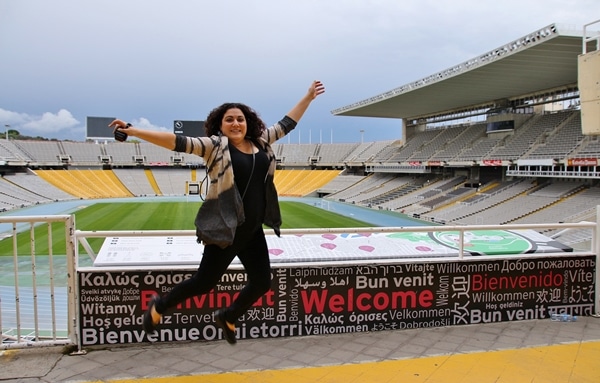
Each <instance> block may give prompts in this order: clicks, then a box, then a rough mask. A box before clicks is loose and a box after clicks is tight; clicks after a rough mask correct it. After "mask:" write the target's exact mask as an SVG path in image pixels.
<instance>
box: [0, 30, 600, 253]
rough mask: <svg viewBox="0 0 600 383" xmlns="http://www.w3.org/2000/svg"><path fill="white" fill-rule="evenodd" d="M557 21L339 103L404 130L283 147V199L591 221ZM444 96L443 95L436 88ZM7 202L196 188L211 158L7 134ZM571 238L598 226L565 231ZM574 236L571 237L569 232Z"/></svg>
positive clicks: (573, 80) (592, 143)
mask: <svg viewBox="0 0 600 383" xmlns="http://www.w3.org/2000/svg"><path fill="white" fill-rule="evenodd" d="M598 36H599V34H598V33H597V32H595V33H592V38H589V37H588V36H587V35H586V34H584V33H583V32H582V31H574V30H571V29H568V28H566V29H565V28H563V27H561V26H559V25H555V24H552V25H549V26H547V27H544V28H541V29H539V30H536V31H534V32H532V33H531V34H528V35H527V36H523V37H522V38H520V39H517V40H515V41H511V42H509V43H507V44H505V45H503V46H501V47H499V48H496V49H493V50H491V51H489V52H486V53H484V54H482V55H480V56H478V57H476V58H473V59H471V60H468V61H466V62H463V63H460V64H458V65H456V66H454V67H452V68H450V69H447V70H444V71H441V72H439V73H435V74H432V75H431V76H428V77H426V78H423V79H420V80H416V81H414V82H412V83H410V84H406V85H404V86H401V87H398V88H395V89H393V90H391V91H389V92H386V93H384V94H381V95H377V96H374V97H371V98H369V99H367V100H363V101H360V102H357V103H355V104H352V105H348V106H346V107H343V108H339V109H336V110H334V111H333V113H334V114H336V115H344V116H363V117H386V118H397V119H398V121H399V124H400V123H401V124H402V127H403V129H402V137H398V140H395V141H384V142H364V143H363V142H361V143H331V144H322V143H319V144H283V143H278V144H274V145H273V149H274V151H275V154H276V156H277V158H278V169H277V172H276V175H275V183H276V186H277V189H278V191H279V193H280V195H282V196H295V197H303V196H319V197H322V198H325V199H331V200H336V201H340V202H345V203H350V204H357V205H361V206H365V207H370V208H373V209H382V210H389V211H395V212H399V213H404V214H407V215H409V216H411V217H413V218H418V219H421V220H424V221H427V222H432V223H437V224H446V223H452V224H458V225H468V224H482V223H486V224H504V223H511V222H526V223H529V222H530V223H536V222H538V223H542V222H577V221H581V220H590V219H595V218H594V217H593V216H592V213H591V211H592V209H593V208H594V207H595V206H596V205H598V204H599V203H600V192H599V185H598V180H599V179H600V168H599V165H598V159H599V158H600V140H599V139H598V136H595V135H586V134H584V132H585V131H586V130H587V131H593V130H594V129H596V130H597V131H600V129H599V128H598V127H597V126H593V127H586V126H584V125H585V124H586V123H587V122H586V121H589V120H586V119H584V118H582V116H583V114H582V107H581V105H582V102H581V97H580V91H579V84H578V58H579V56H580V55H582V45H583V47H584V48H585V50H586V51H591V52H597V49H598V48H597V47H598ZM434 95H435V97H433V96H434ZM0 160H1V161H2V166H1V167H0V172H1V173H2V181H3V182H1V183H0V208H1V209H3V210H12V209H18V208H21V207H24V206H28V205H31V204H39V203H52V202H55V201H61V200H67V199H94V198H120V197H128V196H179V195H185V193H186V184H187V183H188V182H202V181H203V179H204V176H205V169H204V166H205V164H204V163H203V162H202V160H201V159H199V158H197V157H195V156H192V155H188V154H181V153H175V152H172V151H169V150H166V149H161V148H158V147H156V146H153V145H150V144H147V143H139V142H125V143H117V142H110V141H108V142H103V143H100V142H60V141H21V140H10V141H7V140H5V139H0ZM552 234H553V235H556V236H562V237H563V238H565V241H567V242H569V243H577V242H585V241H587V240H589V238H590V237H591V233H590V235H586V234H585V233H578V234H576V235H575V234H573V233H560V232H556V233H552ZM568 235H570V236H571V237H567V236H568Z"/></svg>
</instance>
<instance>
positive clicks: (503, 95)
mask: <svg viewBox="0 0 600 383" xmlns="http://www.w3.org/2000/svg"><path fill="white" fill-rule="evenodd" d="M583 41H584V40H583V31H582V30H579V31H577V30H573V29H569V28H567V27H561V26H560V25H558V24H551V25H549V26H547V27H544V28H541V29H539V30H537V31H535V32H532V33H530V34H528V35H526V36H523V37H521V38H519V39H517V40H514V41H511V42H509V43H507V44H505V45H503V46H501V47H499V48H496V49H493V50H491V51H489V52H486V53H484V54H482V55H480V56H478V57H475V58H473V59H471V60H468V61H465V62H463V63H460V64H457V65H455V66H453V67H451V68H448V69H446V70H443V71H441V72H438V73H435V74H432V75H431V76H428V77H425V78H422V79H420V80H417V81H414V82H412V83H409V84H406V85H403V86H400V87H398V88H395V89H392V90H390V91H388V92H385V93H382V94H379V95H377V96H374V97H370V98H368V99H366V100H362V101H359V102H356V103H354V104H351V105H348V106H345V107H341V108H338V109H335V110H333V111H332V113H333V114H334V115H339V116H360V117H384V118H406V119H418V118H424V117H428V116H434V115H440V114H451V113H455V112H457V113H458V112H461V111H466V110H473V109H475V108H488V107H493V106H494V105H496V102H497V101H498V100H512V99H518V98H522V97H524V96H536V95H540V96H541V95H546V94H551V93H553V92H557V93H558V92H566V91H569V90H573V91H576V90H577V58H578V56H579V55H581V54H582V51H583Z"/></svg>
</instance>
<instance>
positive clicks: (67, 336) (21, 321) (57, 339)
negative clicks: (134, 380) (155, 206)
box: [0, 207, 600, 351]
mask: <svg viewBox="0 0 600 383" xmlns="http://www.w3.org/2000/svg"><path fill="white" fill-rule="evenodd" d="M599 219H600V207H597V209H596V222H598V221H599ZM55 222H63V223H64V233H65V241H66V274H67V275H66V286H60V287H56V286H55V284H54V278H55V277H56V275H54V274H55V270H54V269H53V265H54V259H55V258H56V257H54V255H53V254H52V253H53V251H52V249H53V238H52V223H55ZM596 222H579V223H560V224H558V223H554V224H510V225H474V226H436V227H431V226H417V227H371V228H350V229H349V228H335V229H285V230H282V235H294V234H326V233H330V234H344V233H367V232H369V233H386V232H430V231H432V230H435V231H441V232H445V231H456V232H458V237H459V240H458V242H459V244H458V245H459V253H458V258H459V259H463V258H464V256H465V254H464V253H465V252H464V242H465V233H467V232H472V231H477V230H525V229H532V230H538V231H539V230H540V229H561V230H568V229H591V230H592V243H591V246H590V249H589V250H588V251H580V252H576V253H569V254H570V255H595V256H596V264H597V265H598V264H599V261H600V241H599V238H600V225H598V224H597V223H596ZM2 223H10V224H12V235H11V237H12V242H13V252H12V257H13V264H14V275H13V278H14V289H13V292H14V294H13V293H10V292H7V291H4V292H2V291H0V293H1V294H0V328H1V329H2V342H0V350H1V349H9V348H30V347H43V346H57V345H71V346H78V349H79V351H81V345H79V344H78V342H79V341H78V338H79V337H78V333H77V332H78V329H79V327H78V323H79V321H78V319H79V318H78V297H77V280H76V279H77V268H78V265H79V261H82V260H83V259H79V251H78V249H79V246H78V245H81V246H82V247H83V249H84V252H85V253H86V254H87V255H88V256H89V258H90V259H91V260H94V259H95V258H96V253H95V252H94V250H93V248H92V246H91V245H90V244H89V242H88V239H89V238H106V237H114V236H118V237H139V236H148V237H152V236H195V235H196V233H195V231H193V230H179V231H175V230H150V231H79V230H76V229H75V218H74V216H72V215H57V216H28V217H16V216H13V217H0V224H2ZM40 225H46V226H47V228H48V249H49V253H50V254H48V270H46V272H47V274H48V275H49V279H48V281H47V282H48V285H49V286H48V288H47V290H48V298H49V299H50V304H47V303H46V304H45V305H42V304H40V302H39V299H38V298H39V296H40V295H39V288H38V274H40V271H41V270H40V269H39V268H38V265H37V263H36V238H35V230H34V229H35V227H37V226H40ZM27 228H28V230H29V233H30V236H29V254H27V255H24V256H25V257H26V258H27V259H29V260H30V267H27V268H28V269H29V270H28V271H25V268H23V267H20V265H19V260H18V257H19V255H18V254H17V248H18V243H17V234H18V232H23V231H25V229H27ZM267 234H272V233H271V232H270V231H267ZM4 240H9V238H5V239H4ZM76 245H77V246H76ZM544 255H547V253H545V254H544ZM528 256H535V255H528ZM25 275H27V276H28V277H29V278H30V280H31V283H29V285H30V286H29V285H28V286H27V287H28V288H30V289H31V292H32V306H33V310H32V311H33V313H32V315H31V318H29V317H28V318H26V320H25V318H24V315H23V312H22V305H23V303H24V301H25V299H23V298H24V296H23V294H22V292H21V286H22V284H21V282H20V280H21V278H22V277H23V276H25ZM599 275H600V274H599V273H598V270H597V269H596V276H595V289H596V292H595V297H596V298H595V307H596V310H599V309H600V301H599V292H598V286H599V285H600V277H599ZM0 277H2V278H3V279H4V280H5V279H6V277H7V276H6V275H0ZM1 282H2V279H0V285H2V283H1ZM9 287H10V286H0V288H3V289H5V290H8V288H9ZM56 289H63V293H64V295H66V298H67V316H66V317H63V318H62V321H63V322H62V323H61V322H60V319H58V318H59V313H58V312H57V309H56V305H55V296H56V295H55V294H56ZM9 296H10V299H14V307H12V306H11V305H10V304H9V302H6V300H7V299H8V298H7V297H9ZM7 308H8V309H7ZM40 310H46V311H48V312H40ZM42 317H43V318H48V319H47V320H50V322H51V328H48V321H47V320H46V321H45V322H44V321H41V322H44V323H43V326H40V318H42ZM3 319H4V322H3ZM7 319H9V320H10V323H9V322H8V321H7ZM31 319H32V320H33V324H31V322H32V320H31ZM25 322H27V323H28V324H26V323H25ZM57 328H58V329H57ZM61 329H62V330H61ZM61 331H62V333H61Z"/></svg>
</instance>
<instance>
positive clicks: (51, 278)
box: [0, 215, 77, 350]
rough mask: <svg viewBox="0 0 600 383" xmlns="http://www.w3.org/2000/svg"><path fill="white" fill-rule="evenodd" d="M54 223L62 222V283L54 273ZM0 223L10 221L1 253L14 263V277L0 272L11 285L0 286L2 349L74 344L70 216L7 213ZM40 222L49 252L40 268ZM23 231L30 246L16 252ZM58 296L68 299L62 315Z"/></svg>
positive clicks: (73, 258) (72, 223)
mask: <svg viewBox="0 0 600 383" xmlns="http://www.w3.org/2000/svg"><path fill="white" fill-rule="evenodd" d="M53 223H62V224H64V235H65V242H66V254H62V255H64V256H66V283H63V284H62V286H57V284H56V278H57V277H58V275H57V273H56V272H55V261H56V259H57V258H58V257H55V254H54V240H53V236H52V231H53V230H52V229H53ZM0 224H10V225H12V230H11V233H12V234H11V235H10V237H6V238H4V239H3V241H9V240H12V253H11V254H10V255H9V254H2V256H11V257H12V263H13V266H14V267H13V274H12V276H10V275H8V273H2V275H0V277H1V278H2V281H6V282H7V284H8V283H10V282H12V284H13V285H12V286H0V329H1V330H2V339H1V342H0V350H2V349H10V348H31V347H45V346H58V345H74V344H76V339H77V333H76V330H77V326H76V323H77V321H76V319H77V318H76V314H75V313H76V312H77V311H76V299H75V297H76V295H75V292H76V280H75V275H76V274H75V266H76V264H77V263H76V253H75V248H74V243H75V241H74V237H73V234H74V232H75V218H74V216H72V215H53V216H23V217H17V216H7V217H0ZM42 225H45V226H46V227H47V231H48V234H47V235H48V254H44V257H47V258H46V259H47V260H48V263H47V265H46V267H47V269H46V270H43V269H41V268H40V267H39V266H40V265H39V264H38V260H39V257H40V254H38V253H37V251H36V245H38V246H41V245H42V244H40V243H39V241H37V240H36V235H35V229H36V227H40V226H42ZM27 230H28V231H29V241H28V242H29V243H28V244H26V245H25V247H26V248H28V251H27V254H23V255H19V253H18V248H19V243H18V242H17V234H18V233H19V232H25V231H27ZM6 258H8V257H6ZM21 260H23V262H25V260H26V262H27V265H25V266H23V267H21V265H20V263H22V262H21ZM63 277H64V276H63ZM0 285H2V283H0ZM11 287H12V288H11ZM11 290H12V291H11ZM57 296H61V297H65V299H66V302H67V310H66V311H67V313H66V317H65V316H64V313H63V312H64V311H65V310H64V309H63V310H57V307H56V303H57V302H56V301H57ZM41 301H44V304H41ZM13 303H14V304H13ZM41 309H43V310H41ZM61 314H63V315H62V316H61ZM59 322H63V323H59Z"/></svg>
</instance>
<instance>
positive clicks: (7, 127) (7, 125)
mask: <svg viewBox="0 0 600 383" xmlns="http://www.w3.org/2000/svg"><path fill="white" fill-rule="evenodd" d="M4 127H5V128H6V141H8V129H10V125H9V124H6V125H4Z"/></svg>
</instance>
